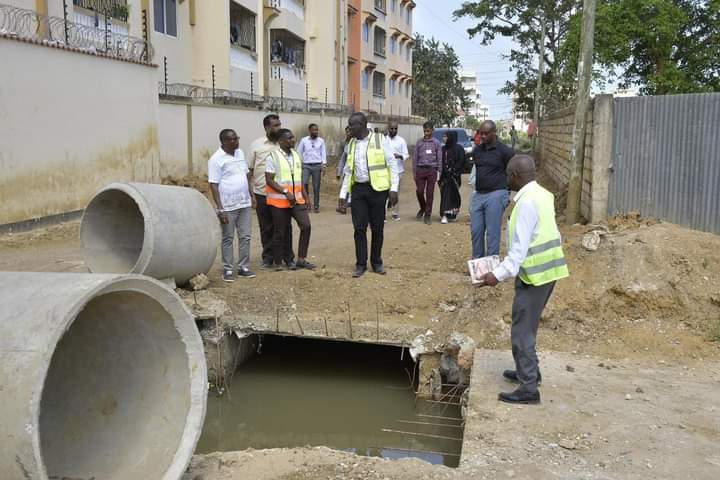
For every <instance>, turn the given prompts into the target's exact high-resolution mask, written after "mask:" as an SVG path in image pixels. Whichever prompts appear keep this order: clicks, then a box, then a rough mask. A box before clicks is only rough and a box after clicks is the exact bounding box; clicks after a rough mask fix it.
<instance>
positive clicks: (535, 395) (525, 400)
mask: <svg viewBox="0 0 720 480" xmlns="http://www.w3.org/2000/svg"><path fill="white" fill-rule="evenodd" d="M498 400H500V401H501V402H505V403H520V404H524V405H536V404H538V403H540V392H537V391H535V392H526V391H524V390H520V389H518V390H515V391H514V392H510V393H505V392H501V393H500V394H499V395H498Z"/></svg>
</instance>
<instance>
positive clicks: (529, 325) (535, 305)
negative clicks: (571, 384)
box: [510, 277, 555, 392]
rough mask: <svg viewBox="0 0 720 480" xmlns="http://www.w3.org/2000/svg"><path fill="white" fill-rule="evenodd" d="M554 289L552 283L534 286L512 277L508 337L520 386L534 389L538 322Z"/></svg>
mask: <svg viewBox="0 0 720 480" xmlns="http://www.w3.org/2000/svg"><path fill="white" fill-rule="evenodd" d="M554 288H555V282H550V283H547V284H545V285H542V286H539V287H535V286H533V285H528V284H526V283H525V282H523V281H522V280H520V277H518V278H516V279H515V299H514V300H513V306H512V328H511V329H510V340H511V342H512V354H513V358H514V359H515V368H516V370H517V376H518V380H519V381H520V389H522V390H524V391H527V392H536V391H537V379H538V358H537V353H536V351H535V344H536V340H537V331H538V325H539V324H540V315H542V312H543V310H544V309H545V305H546V304H547V302H548V300H550V295H551V294H552V292H553V289H554Z"/></svg>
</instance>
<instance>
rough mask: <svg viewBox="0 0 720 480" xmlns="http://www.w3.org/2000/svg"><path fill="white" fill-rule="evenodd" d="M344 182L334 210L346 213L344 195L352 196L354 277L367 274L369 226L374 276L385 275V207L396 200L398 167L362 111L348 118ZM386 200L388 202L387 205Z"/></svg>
mask: <svg viewBox="0 0 720 480" xmlns="http://www.w3.org/2000/svg"><path fill="white" fill-rule="evenodd" d="M348 127H349V129H350V135H351V136H352V138H351V139H350V142H349V143H348V154H347V161H346V163H345V170H344V175H345V176H344V179H343V184H342V188H341V189H340V199H339V200H338V208H337V211H338V212H340V213H343V214H344V213H346V212H347V201H346V198H347V195H348V193H351V194H352V210H351V211H352V221H353V227H354V229H355V271H354V272H353V274H352V276H353V278H358V277H361V276H362V275H363V274H364V273H365V272H366V271H367V261H368V249H367V227H368V224H369V225H370V230H371V232H372V241H371V243H370V264H371V265H372V269H373V271H374V272H375V273H378V274H380V275H383V274H385V267H384V266H383V260H382V246H383V233H384V229H385V207H386V205H389V206H390V207H391V208H392V207H393V206H394V205H395V204H396V203H397V201H398V194H397V191H398V183H399V178H398V168H397V161H396V160H395V154H394V153H393V150H392V147H391V146H390V142H389V141H388V140H387V138H385V136H384V135H382V134H380V133H376V132H371V131H370V130H368V128H367V117H366V116H365V114H364V113H362V112H355V113H353V114H352V115H350V119H349V120H348ZM388 199H389V202H388Z"/></svg>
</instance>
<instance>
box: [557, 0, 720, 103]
mask: <svg viewBox="0 0 720 480" xmlns="http://www.w3.org/2000/svg"><path fill="white" fill-rule="evenodd" d="M579 28H580V22H579V21H575V22H574V25H573V29H572V35H571V36H572V38H573V41H574V39H575V38H579V35H580V31H579ZM595 42H596V62H597V63H599V64H600V65H602V66H604V67H606V68H608V69H617V70H619V71H620V74H619V75H618V80H620V83H621V85H622V86H625V87H627V86H629V85H631V84H637V85H639V86H640V91H641V93H643V94H647V95H664V94H672V93H694V92H710V91H720V0H603V1H602V2H601V3H600V4H599V6H598V12H597V34H596V40H595ZM567 53H568V55H572V48H569V49H568V52H567Z"/></svg>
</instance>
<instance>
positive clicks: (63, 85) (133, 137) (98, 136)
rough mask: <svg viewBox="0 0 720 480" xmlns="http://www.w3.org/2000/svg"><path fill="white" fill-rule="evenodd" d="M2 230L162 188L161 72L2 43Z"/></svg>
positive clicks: (0, 157)
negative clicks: (121, 186) (113, 188)
mask: <svg viewBox="0 0 720 480" xmlns="http://www.w3.org/2000/svg"><path fill="white" fill-rule="evenodd" d="M0 58H2V67H0V171H1V172H2V175H1V176H0V204H1V205H2V209H0V224H5V223H13V222H17V221H22V220H27V219H31V218H38V217H43V216H48V215H53V214H57V213H64V212H68V211H73V210H79V209H82V208H84V207H85V205H86V203H87V202H88V200H89V199H90V198H91V197H92V195H93V194H94V192H95V191H97V190H98V189H99V188H101V187H102V186H103V185H105V184H107V183H109V182H112V181H138V182H153V181H157V180H158V179H159V171H158V170H159V155H158V143H157V114H158V102H157V87H156V76H155V75H156V72H155V68H154V67H150V66H146V65H138V64H133V63H128V62H122V61H118V60H110V59H107V58H102V57H97V56H94V55H88V54H83V53H77V52H71V51H66V50H62V49H57V48H48V47H44V46H40V45H34V44H30V43H25V42H20V41H16V40H10V39H5V38H0Z"/></svg>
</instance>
